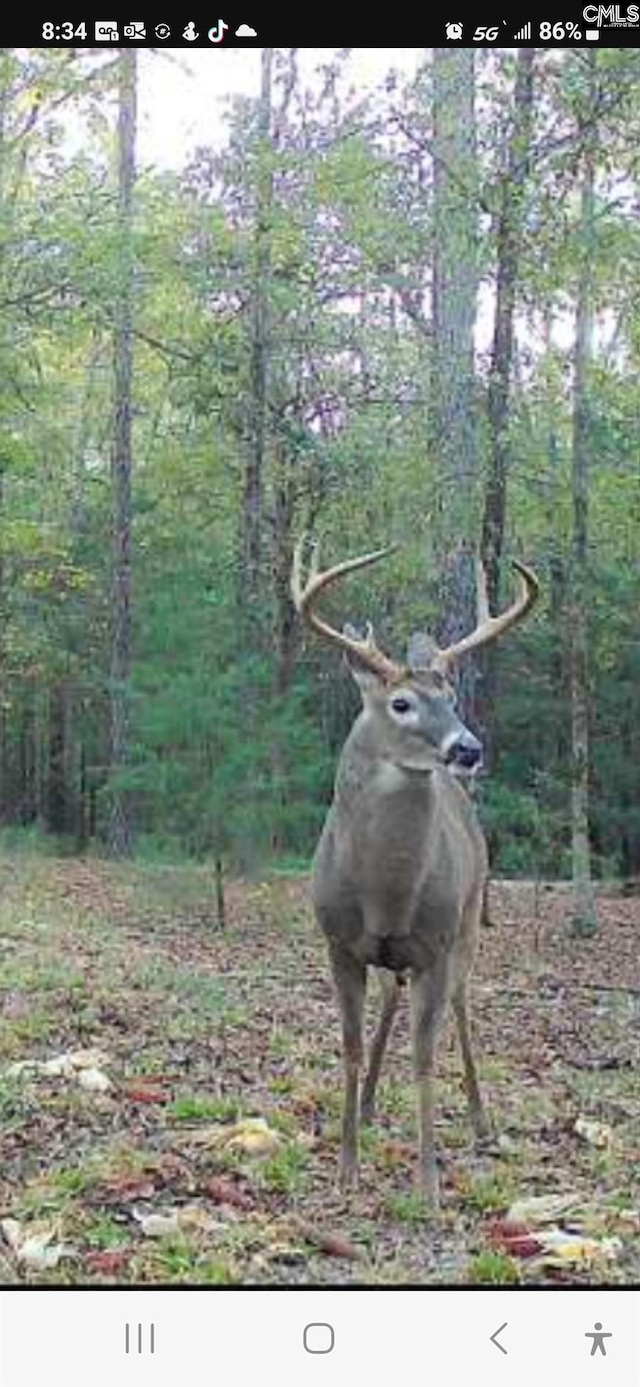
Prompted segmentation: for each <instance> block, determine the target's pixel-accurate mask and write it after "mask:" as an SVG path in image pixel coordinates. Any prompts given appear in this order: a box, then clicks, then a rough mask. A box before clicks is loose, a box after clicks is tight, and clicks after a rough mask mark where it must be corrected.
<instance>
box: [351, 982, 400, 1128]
mask: <svg viewBox="0 0 640 1387" xmlns="http://www.w3.org/2000/svg"><path fill="white" fill-rule="evenodd" d="M379 976H380V986H381V989H382V1011H381V1012H380V1019H379V1021H378V1026H377V1030H376V1033H375V1035H374V1037H373V1040H372V1042H371V1051H370V1054H369V1067H368V1069H367V1074H366V1078H365V1081H364V1083H363V1085H362V1096H361V1099H360V1121H361V1123H363V1124H364V1123H367V1122H372V1121H373V1119H374V1117H375V1111H376V1088H377V1085H378V1079H379V1078H380V1068H381V1065H382V1060H383V1057H384V1052H385V1048H386V1044H387V1041H388V1039H389V1036H390V1034H391V1029H392V1026H393V1023H394V1020H395V1015H396V1012H397V1010H398V1002H399V1001H400V994H401V991H402V987H401V984H400V983H399V982H398V979H397V977H395V975H394V974H393V973H386V972H381V973H380V975H379Z"/></svg>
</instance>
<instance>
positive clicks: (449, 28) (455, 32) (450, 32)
mask: <svg viewBox="0 0 640 1387" xmlns="http://www.w3.org/2000/svg"><path fill="white" fill-rule="evenodd" d="M445 33H446V35H447V38H448V39H449V40H450V41H451V42H453V43H456V42H458V41H459V40H460V39H461V38H462V25H461V24H445Z"/></svg>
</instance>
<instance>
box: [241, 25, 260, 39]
mask: <svg viewBox="0 0 640 1387" xmlns="http://www.w3.org/2000/svg"><path fill="white" fill-rule="evenodd" d="M257 37H258V34H257V31H256V30H255V29H252V28H251V25H250V24H241V25H240V28H239V29H236V38H237V39H257Z"/></svg>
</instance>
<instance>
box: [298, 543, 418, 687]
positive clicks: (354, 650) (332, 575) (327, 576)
mask: <svg viewBox="0 0 640 1387" xmlns="http://www.w3.org/2000/svg"><path fill="white" fill-rule="evenodd" d="M306 541H307V535H306V534H303V535H301V536H300V539H299V540H298V543H297V544H296V546H295V549H294V554H293V566H292V570H291V595H292V597H293V603H294V606H295V608H296V611H297V612H298V614H299V616H300V617H302V619H303V620H304V621H306V622H307V623H308V625H309V626H312V627H313V629H314V631H316V632H317V634H318V635H319V636H323V637H324V639H325V640H327V641H331V642H332V644H334V645H338V646H339V647H340V649H341V650H345V651H346V652H347V653H348V654H351V655H355V656H356V657H357V659H358V660H359V661H360V662H361V664H363V665H365V666H367V668H368V669H371V670H372V671H373V672H374V673H376V674H378V675H380V676H381V678H383V679H384V680H385V681H386V682H390V681H394V680H397V679H399V678H401V677H402V674H403V672H404V667H403V666H401V665H398V664H396V663H395V661H394V660H390V659H389V658H388V656H387V655H385V654H384V653H383V652H382V651H381V650H379V649H378V647H377V646H376V644H375V641H374V640H373V636H372V631H371V627H370V626H369V627H368V631H367V635H366V637H365V639H364V640H356V639H355V638H354V637H352V636H347V635H345V633H344V632H343V631H338V630H336V628H335V627H334V626H330V625H329V622H327V621H325V620H324V619H323V617H321V616H319V615H318V613H317V612H316V611H315V603H316V601H317V598H318V596H319V594H320V593H321V592H323V591H324V589H325V588H327V587H329V586H330V584H332V583H335V582H336V581H337V580H338V578H342V577H344V575H345V574H346V573H353V572H355V570H356V569H358V568H365V567H367V566H368V565H369V564H372V563H378V561H379V560H380V559H383V558H384V557H385V555H386V554H388V553H389V552H390V549H391V547H392V546H390V545H388V546H386V547H385V548H384V549H374V550H373V551H372V552H371V553H370V554H359V555H358V557H357V558H355V559H345V560H343V562H342V563H338V564H335V565H334V567H333V568H327V569H326V570H325V572H324V573H323V572H321V571H320V557H319V546H318V544H317V543H316V542H315V541H314V543H313V545H312V552H311V556H310V560H309V572H308V577H307V581H306V583H304V584H303V580H302V552H303V549H304V546H305V543H306Z"/></svg>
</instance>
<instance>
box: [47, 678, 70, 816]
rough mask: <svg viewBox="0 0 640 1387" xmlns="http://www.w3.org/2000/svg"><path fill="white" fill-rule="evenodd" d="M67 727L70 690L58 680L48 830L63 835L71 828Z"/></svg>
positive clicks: (52, 700) (52, 709) (53, 697)
mask: <svg viewBox="0 0 640 1387" xmlns="http://www.w3.org/2000/svg"><path fill="white" fill-rule="evenodd" d="M66 726H67V712H66V689H65V686H64V684H62V683H57V684H54V686H53V688H52V689H51V692H50V694H49V765H48V776H47V830H48V832H49V833H55V834H58V835H59V836H62V835H63V834H64V833H66V831H67V785H66V774H65V772H66V762H67V757H66Z"/></svg>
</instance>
